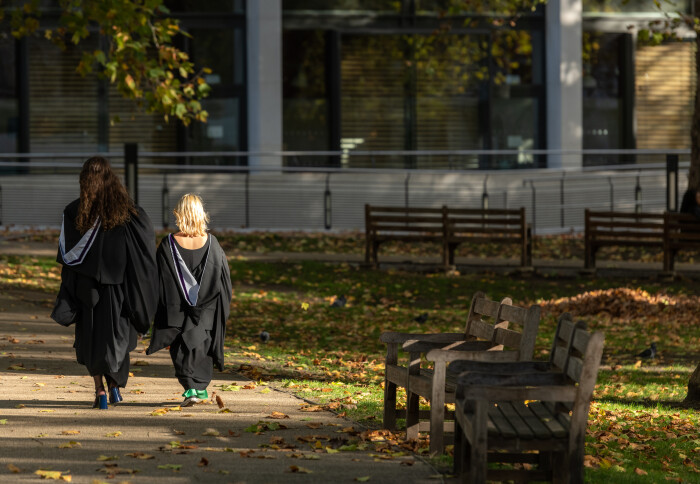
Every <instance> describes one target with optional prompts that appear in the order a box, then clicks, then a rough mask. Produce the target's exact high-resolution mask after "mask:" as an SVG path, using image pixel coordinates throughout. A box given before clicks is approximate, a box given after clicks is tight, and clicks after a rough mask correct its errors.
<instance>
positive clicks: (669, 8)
mask: <svg viewBox="0 0 700 484" xmlns="http://www.w3.org/2000/svg"><path fill="white" fill-rule="evenodd" d="M657 2H658V0H631V1H629V2H623V1H621V0H583V11H584V12H592V13H605V14H616V13H655V12H659V9H658V8H657V7H656V5H655V4H656V3H657ZM660 3H661V7H662V10H663V11H664V12H678V11H680V12H686V13H690V12H691V8H690V0H674V2H673V4H669V3H667V2H664V1H662V2H660Z"/></svg>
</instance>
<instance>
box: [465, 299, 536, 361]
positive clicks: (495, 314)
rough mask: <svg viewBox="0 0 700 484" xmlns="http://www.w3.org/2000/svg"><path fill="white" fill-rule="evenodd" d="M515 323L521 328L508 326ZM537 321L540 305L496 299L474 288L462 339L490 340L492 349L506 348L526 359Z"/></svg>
mask: <svg viewBox="0 0 700 484" xmlns="http://www.w3.org/2000/svg"><path fill="white" fill-rule="evenodd" d="M509 323H515V324H517V325H518V326H520V327H521V328H522V332H520V331H517V330H514V329H510V328H509V327H508V326H509ZM539 323H540V307H539V306H530V307H529V308H522V307H518V306H513V301H512V300H511V298H509V297H506V298H503V300H501V301H500V302H497V301H491V300H489V299H488V298H487V297H486V295H485V294H484V293H483V292H477V293H476V294H474V297H473V298H472V303H471V306H470V308H469V315H468V316H467V324H466V327H465V329H464V336H465V340H486V341H491V342H492V343H493V345H494V346H493V348H492V350H502V349H504V348H509V349H512V350H514V351H517V352H518V357H517V359H518V360H521V361H522V360H530V359H532V355H533V353H534V351H535V337H536V336H537V329H538V327H539Z"/></svg>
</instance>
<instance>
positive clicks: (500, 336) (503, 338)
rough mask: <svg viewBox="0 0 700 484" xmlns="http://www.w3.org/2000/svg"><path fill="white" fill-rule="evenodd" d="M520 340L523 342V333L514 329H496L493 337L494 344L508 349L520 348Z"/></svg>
mask: <svg viewBox="0 0 700 484" xmlns="http://www.w3.org/2000/svg"><path fill="white" fill-rule="evenodd" d="M520 340H522V333H520V332H519V331H514V330H512V329H505V328H496V331H495V334H494V336H493V342H494V343H496V344H499V345H503V346H505V347H507V348H519V347H520Z"/></svg>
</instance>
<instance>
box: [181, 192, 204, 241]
mask: <svg viewBox="0 0 700 484" xmlns="http://www.w3.org/2000/svg"><path fill="white" fill-rule="evenodd" d="M173 213H174V214H175V225H177V226H178V228H179V229H180V232H182V233H183V234H185V235H189V236H194V237H196V236H201V235H207V222H209V215H208V214H207V212H205V211H204V205H203V204H202V199H201V198H199V196H198V195H194V194H192V193H187V194H185V195H183V196H182V198H181V199H180V201H179V202H177V206H176V207H175V210H173Z"/></svg>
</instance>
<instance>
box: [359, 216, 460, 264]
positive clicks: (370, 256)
mask: <svg viewBox="0 0 700 484" xmlns="http://www.w3.org/2000/svg"><path fill="white" fill-rule="evenodd" d="M445 217H446V213H445V207H442V208H425V207H423V208H421V207H410V208H405V207H377V206H371V205H365V264H366V265H372V266H374V267H376V266H377V265H378V263H379V262H378V260H377V254H378V252H379V246H380V245H381V244H383V243H384V242H388V241H406V242H437V243H439V244H441V245H443V246H444V243H445ZM442 252H443V260H442V262H443V265H447V259H446V251H445V249H444V247H443V250H442Z"/></svg>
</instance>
